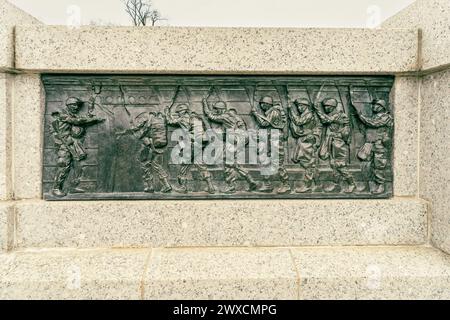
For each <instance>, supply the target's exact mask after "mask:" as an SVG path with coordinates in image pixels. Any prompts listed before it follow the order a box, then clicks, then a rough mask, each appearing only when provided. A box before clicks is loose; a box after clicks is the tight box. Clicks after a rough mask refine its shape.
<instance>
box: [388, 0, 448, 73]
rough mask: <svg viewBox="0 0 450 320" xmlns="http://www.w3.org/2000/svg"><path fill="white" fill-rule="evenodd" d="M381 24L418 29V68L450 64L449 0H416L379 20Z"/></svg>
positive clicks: (389, 26) (390, 26)
mask: <svg viewBox="0 0 450 320" xmlns="http://www.w3.org/2000/svg"><path fill="white" fill-rule="evenodd" d="M383 27H385V28H420V29H422V32H423V34H422V46H421V47H422V61H421V64H422V69H423V70H428V69H435V68H440V67H441V66H445V65H449V64H450V56H449V54H448V48H449V47H450V32H449V31H450V30H449V28H450V2H449V1H448V0H417V1H415V2H414V3H413V4H411V5H410V6H409V7H407V8H406V9H405V10H403V11H400V13H399V14H397V15H395V16H393V17H391V18H389V19H387V20H386V21H385V22H384V23H383Z"/></svg>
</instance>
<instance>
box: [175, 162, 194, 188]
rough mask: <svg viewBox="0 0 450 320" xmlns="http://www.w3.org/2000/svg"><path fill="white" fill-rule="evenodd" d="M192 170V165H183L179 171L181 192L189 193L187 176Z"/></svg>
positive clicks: (178, 177)
mask: <svg viewBox="0 0 450 320" xmlns="http://www.w3.org/2000/svg"><path fill="white" fill-rule="evenodd" d="M190 168H191V165H190V164H181V165H180V170H179V171H178V176H177V179H178V183H179V184H180V187H181V189H179V190H178V191H179V192H182V193H187V181H188V178H187V174H188V172H189V169H190Z"/></svg>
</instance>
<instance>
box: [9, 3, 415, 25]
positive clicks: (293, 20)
mask: <svg viewBox="0 0 450 320" xmlns="http://www.w3.org/2000/svg"><path fill="white" fill-rule="evenodd" d="M9 1H10V2H12V3H13V4H15V5H16V6H18V7H19V8H22V9H23V10H25V11H27V12H29V13H31V14H32V15H34V16H35V17H36V18H38V19H40V20H41V21H43V22H44V23H46V24H60V25H65V24H67V23H73V20H74V15H75V16H77V15H78V12H80V14H79V17H80V19H78V20H80V21H81V24H89V23H90V22H91V21H94V22H96V23H97V24H102V23H103V24H105V23H111V24H116V25H130V20H129V18H128V16H127V15H126V13H125V11H124V5H123V1H122V0H9ZM412 2H414V0H153V3H154V6H155V7H156V8H158V9H159V10H160V11H161V12H162V14H163V15H164V16H165V17H166V18H168V21H167V22H165V23H163V24H164V25H167V24H168V25H171V26H225V27H232V26H252V27H259V26H261V27H374V26H375V25H376V24H378V23H379V22H381V21H383V20H385V19H386V18H388V17H390V16H392V15H394V14H395V13H397V12H398V11H400V10H402V9H403V8H405V7H406V6H408V5H409V4H411V3H412Z"/></svg>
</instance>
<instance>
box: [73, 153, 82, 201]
mask: <svg viewBox="0 0 450 320" xmlns="http://www.w3.org/2000/svg"><path fill="white" fill-rule="evenodd" d="M72 167H73V179H72V182H71V185H72V189H73V192H75V193H84V192H85V191H84V190H83V189H82V188H80V187H79V185H80V183H81V176H82V175H83V166H82V164H81V161H79V160H75V159H73V160H72Z"/></svg>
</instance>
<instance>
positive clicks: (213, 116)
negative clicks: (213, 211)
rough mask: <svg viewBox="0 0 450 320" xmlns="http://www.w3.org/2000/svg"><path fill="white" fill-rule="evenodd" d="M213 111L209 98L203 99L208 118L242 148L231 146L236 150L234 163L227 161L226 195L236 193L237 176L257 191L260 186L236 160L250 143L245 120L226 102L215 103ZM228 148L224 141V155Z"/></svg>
mask: <svg viewBox="0 0 450 320" xmlns="http://www.w3.org/2000/svg"><path fill="white" fill-rule="evenodd" d="M212 109H213V110H211V108H210V106H209V104H208V101H207V98H205V99H203V111H204V113H205V115H206V117H207V118H208V119H209V120H210V121H212V122H215V123H218V124H220V125H221V126H222V128H223V129H225V130H224V131H225V132H228V133H230V131H231V133H230V134H232V135H233V137H234V138H235V140H236V141H233V142H236V145H237V147H238V148H241V149H238V150H234V143H233V146H231V147H232V148H233V150H234V152H233V153H234V159H233V163H230V162H229V161H225V182H226V183H227V184H228V188H227V189H226V190H225V193H235V192H236V178H237V176H241V177H242V178H244V179H245V180H246V181H247V183H248V184H249V190H250V191H253V190H255V189H256V188H257V187H258V185H257V184H256V182H255V181H254V180H253V178H252V177H251V176H250V174H249V173H248V172H247V171H245V170H244V169H243V168H242V167H241V166H240V165H239V164H238V162H237V158H236V157H237V154H238V152H242V151H244V150H242V147H244V148H245V145H246V144H247V142H248V136H247V125H246V124H245V122H244V119H242V117H241V116H239V115H238V113H237V112H236V110H234V109H228V106H227V104H226V102H224V101H218V102H216V103H214V104H213V107H212ZM225 140H226V139H225ZM228 147H230V145H227V141H224V154H226V150H227V148H228Z"/></svg>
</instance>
